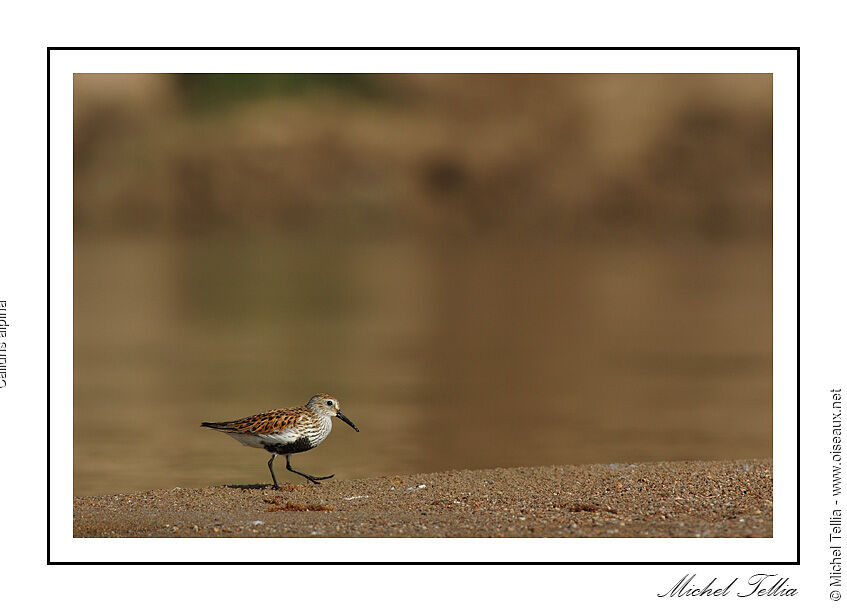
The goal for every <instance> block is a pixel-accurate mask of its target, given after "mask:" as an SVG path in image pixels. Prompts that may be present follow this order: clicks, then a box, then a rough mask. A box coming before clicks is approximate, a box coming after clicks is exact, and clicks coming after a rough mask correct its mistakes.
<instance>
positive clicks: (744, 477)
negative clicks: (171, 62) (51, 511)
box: [50, 64, 795, 539]
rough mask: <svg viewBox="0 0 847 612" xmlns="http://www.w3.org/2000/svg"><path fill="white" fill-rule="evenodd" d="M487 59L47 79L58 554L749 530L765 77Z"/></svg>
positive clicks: (753, 522) (770, 179) (767, 209)
mask: <svg viewBox="0 0 847 612" xmlns="http://www.w3.org/2000/svg"><path fill="white" fill-rule="evenodd" d="M507 68H508V66H504V69H503V71H502V72H477V73H473V72H443V71H434V72H420V71H416V72H384V71H372V72H365V71H358V72H340V71H339V72H326V71H323V72H318V71H312V72H309V71H304V72H268V71H266V70H260V71H255V72H248V71H228V70H226V64H221V69H220V71H208V70H204V71H192V72H187V71H186V72H147V71H145V72H132V71H129V72H127V71H122V72H117V71H114V72H113V71H102V72H78V71H74V73H73V75H72V109H70V108H65V109H64V112H65V113H70V111H71V110H72V143H71V144H72V162H73V165H72V234H73V236H72V239H73V242H72V252H73V253H72V254H73V257H72V294H73V299H72V312H73V330H72V331H73V345H72V348H73V365H72V370H73V372H72V374H73V384H72V395H73V400H72V404H73V410H72V415H73V416H72V430H73V431H72V449H73V451H72V452H73V456H72V490H73V500H72V503H73V520H72V536H73V538H75V539H76V538H109V539H117V538H407V539H410V538H441V539H444V538H492V539H493V538H548V539H565V538H583V539H585V538H594V539H596V538H679V539H695V538H706V539H708V538H712V539H718V538H737V539H742V538H765V539H768V538H773V537H774V533H775V530H774V520H775V514H778V513H779V512H781V511H782V512H783V514H782V516H785V514H784V512H785V510H784V509H781V508H780V507H776V508H775V499H774V479H775V476H778V472H779V470H780V469H783V470H784V469H785V464H784V463H783V464H781V465H779V464H778V467H777V469H776V470H775V461H774V456H775V451H774V445H775V442H774V302H775V299H774V276H775V274H779V273H780V272H779V271H777V270H775V268H774V230H775V227H774V226H775V222H774V178H775V177H774V75H773V73H770V72H748V71H744V72H729V71H726V72H704V71H687V72H686V71H664V72H623V71H621V72H605V71H602V72H601V71H597V72H512V71H510V70H508V69H507ZM69 84H70V83H69ZM789 195H790V194H789ZM69 212H70V211H69ZM788 214H790V215H794V214H795V213H794V211H793V209H790V210H789V211H788ZM69 229H70V228H69ZM68 255H70V254H68ZM68 264H69V265H70V262H68ZM65 306H66V307H69V306H70V304H66V305H65ZM67 433H70V432H67ZM221 434H225V435H221ZM69 459H70V457H66V458H64V459H63V461H67V460H69ZM775 472H777V474H775ZM783 474H785V472H784V471H783ZM783 482H785V481H783ZM69 501H71V500H69V499H68V498H67V497H55V496H54V497H52V498H51V500H50V503H51V504H55V505H57V506H59V507H62V506H64V507H66V505H67V504H68V502H69ZM67 528H68V529H70V528H71V526H70V525H68V527H67ZM64 535H69V534H64Z"/></svg>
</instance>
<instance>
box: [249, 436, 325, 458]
mask: <svg viewBox="0 0 847 612" xmlns="http://www.w3.org/2000/svg"><path fill="white" fill-rule="evenodd" d="M262 446H264V447H265V450H266V451H268V452H269V453H274V454H275V455H290V454H292V453H302V452H303V451H307V450H309V449H310V448H314V447H315V445H314V444H312V442H311V441H310V440H309V438H306V437H302V438H297V439H296V440H294V442H288V443H287V444H270V443H268V442H264V443H263V444H262Z"/></svg>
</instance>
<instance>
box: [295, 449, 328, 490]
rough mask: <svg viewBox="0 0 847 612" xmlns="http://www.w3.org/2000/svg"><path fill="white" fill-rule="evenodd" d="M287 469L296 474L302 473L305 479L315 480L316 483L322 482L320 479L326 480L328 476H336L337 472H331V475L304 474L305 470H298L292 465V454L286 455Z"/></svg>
mask: <svg viewBox="0 0 847 612" xmlns="http://www.w3.org/2000/svg"><path fill="white" fill-rule="evenodd" d="M285 469H287V470H288V471H289V472H294V473H295V474H300V476H302V477H303V478H305V479H307V480H309V481H310V482H313V483H315V484H321V483H319V482H318V481H319V480H326V479H327V478H332V477H333V476H335V474H330V475H329V476H310V475H309V474H304V473H303V472H298V471H297V470H295V469H294V468H293V467H291V455H286V456H285Z"/></svg>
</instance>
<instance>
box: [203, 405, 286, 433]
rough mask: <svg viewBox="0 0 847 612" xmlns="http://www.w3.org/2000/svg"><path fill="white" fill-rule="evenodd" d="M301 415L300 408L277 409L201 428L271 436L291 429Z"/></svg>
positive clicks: (207, 424) (204, 424)
mask: <svg viewBox="0 0 847 612" xmlns="http://www.w3.org/2000/svg"><path fill="white" fill-rule="evenodd" d="M302 415H303V408H302V407H298V408H278V409H276V410H271V411H270V412H263V413H262V414H254V415H253V416H249V417H244V418H243V419H238V420H236V421H223V422H220V423H203V426H205V427H211V428H212V429H217V430H220V431H225V432H227V433H252V434H272V433H278V432H281V431H283V430H284V429H288V428H289V427H293V426H294V425H296V424H297V420H298V419H299V418H300V417H301V416H302Z"/></svg>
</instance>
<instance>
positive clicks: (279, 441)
mask: <svg viewBox="0 0 847 612" xmlns="http://www.w3.org/2000/svg"><path fill="white" fill-rule="evenodd" d="M332 417H338V418H339V419H341V420H342V421H344V422H345V423H347V424H348V425H349V426H350V427H352V428H353V429H355V430H356V431H359V428H358V427H356V426H355V425H354V424H353V421H351V420H350V419H348V418H347V417H346V416H344V414H343V413H342V412H341V405H340V404H339V402H338V400H337V399H335V398H334V397H332V396H331V395H327V394H326V393H319V394H318V395H315V396H314V397H312V399H310V400H309V403H308V404H306V405H305V406H295V407H294V408H279V409H277V410H271V411H270V412H264V413H262V414H254V415H253V416H249V417H244V418H243V419H238V420H237V421H222V422H220V423H201V425H202V426H203V427H210V428H211V429H217V430H218V431H222V432H224V433H226V434H229V435H230V436H232V437H233V438H235V439H236V440H238V441H239V442H241V443H242V444H243V445H245V446H252V447H253V448H263V449H265V450H266V451H268V452H269V453H270V454H271V459H270V461H268V469H269V470H270V471H271V478H273V480H274V489H278V488H279V485H278V484H277V482H276V475H275V474H274V465H273V464H274V458H275V457H276V456H277V455H285V469H287V470H288V471H289V472H294V473H295V474H299V475H300V476H302V477H303V478H306V479H307V480H309V481H310V482H314V483H315V484H320V481H321V480H326V479H327V478H332V477H333V476H335V474H330V475H329V476H311V475H309V474H304V473H303V472H298V471H297V470H295V469H294V468H293V467H291V455H293V454H294V453H302V452H304V451H307V450H310V449H312V448H315V447H316V446H317V445H318V444H320V443H321V442H323V441H324V440H325V439H326V437H327V436H328V435H329V432H330V431H332Z"/></svg>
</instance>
